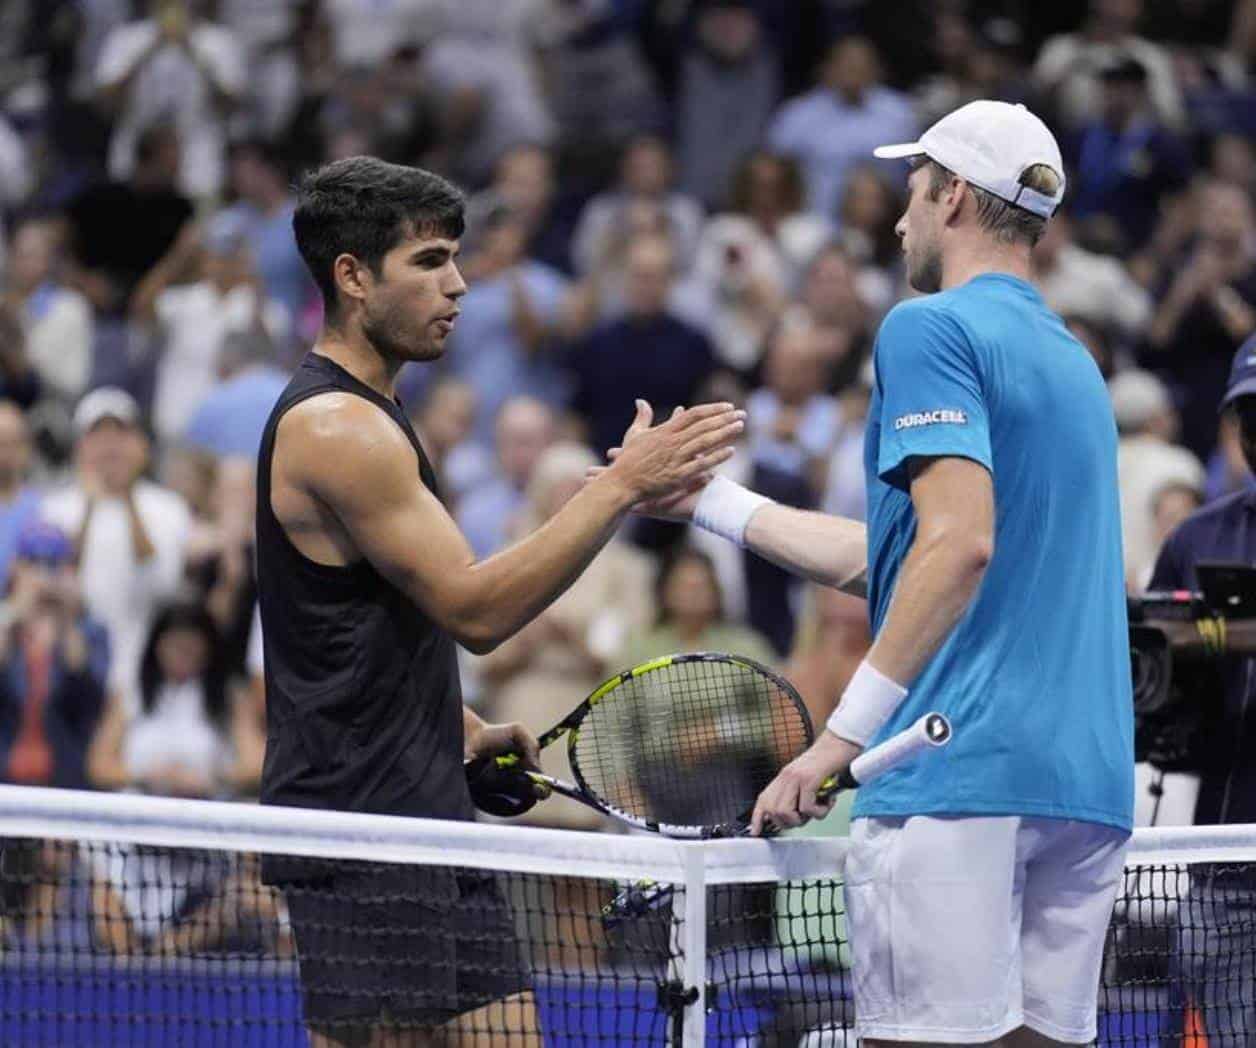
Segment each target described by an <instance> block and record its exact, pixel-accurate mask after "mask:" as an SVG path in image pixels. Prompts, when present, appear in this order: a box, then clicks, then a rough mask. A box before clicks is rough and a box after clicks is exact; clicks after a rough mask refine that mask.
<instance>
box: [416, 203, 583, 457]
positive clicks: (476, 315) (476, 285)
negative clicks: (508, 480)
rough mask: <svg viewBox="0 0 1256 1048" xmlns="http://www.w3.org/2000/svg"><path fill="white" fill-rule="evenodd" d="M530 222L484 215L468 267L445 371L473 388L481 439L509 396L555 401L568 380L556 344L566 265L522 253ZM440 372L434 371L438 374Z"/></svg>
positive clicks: (489, 435)
mask: <svg viewBox="0 0 1256 1048" xmlns="http://www.w3.org/2000/svg"><path fill="white" fill-rule="evenodd" d="M526 240H527V230H526V228H525V226H524V224H523V222H522V221H521V220H520V219H519V218H518V217H516V216H515V215H514V214H513V213H512V212H510V211H507V210H506V209H505V208H501V209H498V210H497V211H496V212H494V213H493V214H492V215H490V216H488V218H487V219H486V220H485V228H484V229H483V230H482V233H481V237H480V241H479V244H478V245H477V246H476V247H475V249H474V252H473V253H472V254H471V257H470V258H469V259H468V260H467V262H466V264H465V266H464V267H463V274H464V275H465V277H466V280H467V283H468V284H469V285H470V289H469V290H468V291H467V294H466V297H465V298H464V299H463V300H462V303H461V311H462V316H461V318H460V320H459V322H458V328H457V330H456V331H455V332H454V333H453V334H452V335H451V336H450V340H449V349H448V352H447V354H446V356H445V359H444V361H443V363H442V370H441V373H443V374H449V375H453V376H456V377H457V378H460V379H462V380H464V381H465V382H467V383H468V384H469V385H470V386H471V388H472V389H474V390H475V396H476V402H477V408H478V411H477V415H476V423H475V436H476V439H477V440H479V441H481V442H482V443H484V444H485V445H488V444H491V442H492V439H493V424H494V420H495V419H496V417H497V412H498V411H499V409H500V408H501V406H502V405H503V404H504V403H505V402H506V401H507V400H508V399H509V398H510V397H512V396H521V395H524V394H526V395H529V396H533V397H536V398H537V399H538V400H542V401H544V402H545V403H547V404H550V405H553V406H557V405H559V404H561V403H562V402H563V399H564V398H565V396H566V392H567V386H566V382H565V379H564V376H563V373H562V370H561V368H560V367H559V365H558V363H557V361H556V359H555V355H554V352H553V350H554V346H553V335H554V329H555V327H556V325H557V323H558V314H559V307H560V306H561V305H562V302H563V298H564V296H565V294H566V292H567V286H568V285H567V281H566V280H564V279H563V276H562V274H561V273H559V272H558V271H557V270H554V269H551V268H550V267H549V266H547V265H544V264H543V263H541V262H536V261H533V260H532V259H530V258H528V257H527V256H526V255H525V254H524V249H525V246H526ZM433 377H435V375H433Z"/></svg>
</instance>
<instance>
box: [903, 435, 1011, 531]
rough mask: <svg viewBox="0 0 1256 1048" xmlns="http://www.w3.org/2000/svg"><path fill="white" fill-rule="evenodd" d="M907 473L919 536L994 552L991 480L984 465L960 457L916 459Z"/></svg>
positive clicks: (992, 482) (992, 485) (992, 488)
mask: <svg viewBox="0 0 1256 1048" xmlns="http://www.w3.org/2000/svg"><path fill="white" fill-rule="evenodd" d="M910 471H911V480H910V483H911V501H912V508H913V509H914V510H915V514H916V521H917V534H918V535H919V534H924V535H938V536H945V537H947V539H948V541H957V540H958V541H962V542H964V543H971V544H972V545H973V547H974V548H980V549H983V550H992V549H993V543H994V512H995V511H994V480H993V478H992V477H991V476H990V472H989V471H988V470H987V469H986V468H985V467H984V466H982V465H980V464H979V463H977V462H974V461H972V459H968V458H962V457H961V458H955V457H949V456H948V457H944V458H923V457H917V458H915V459H913V460H912V464H911V467H910Z"/></svg>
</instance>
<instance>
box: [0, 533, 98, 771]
mask: <svg viewBox="0 0 1256 1048" xmlns="http://www.w3.org/2000/svg"><path fill="white" fill-rule="evenodd" d="M108 673H109V641H108V638H107V637H106V634H105V628H104V627H103V626H102V625H101V624H100V623H98V622H96V621H95V620H94V619H92V618H90V617H89V616H88V615H87V614H86V613H85V612H84V611H83V606H82V602H81V601H80V599H79V594H78V583H77V581H76V580H75V577H74V544H73V543H72V542H71V541H70V539H69V538H68V537H67V536H66V534H65V533H64V532H63V531H61V530H60V529H59V528H56V527H53V526H52V525H51V524H45V523H43V522H42V521H32V522H30V523H29V524H27V526H26V527H25V528H24V529H23V530H22V532H21V534H20V535H19V536H18V539H17V549H16V557H15V559H14V562H13V570H12V574H11V576H10V579H9V584H8V586H7V588H6V590H5V601H4V604H3V605H0V760H3V769H4V772H3V776H2V778H3V781H4V782H10V783H18V784H20V785H24V786H60V787H64V788H69V789H84V788H85V787H86V786H87V774H86V761H87V748H88V745H89V744H90V742H91V740H92V737H93V735H94V734H95V731H96V726H97V723H98V721H99V720H100V716H101V712H102V711H103V710H104V707H105V682H106V678H107V677H108Z"/></svg>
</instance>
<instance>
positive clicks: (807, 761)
mask: <svg viewBox="0 0 1256 1048" xmlns="http://www.w3.org/2000/svg"><path fill="white" fill-rule="evenodd" d="M859 753H860V748H859V747H858V746H856V745H855V744H854V743H853V742H847V741H846V740H845V739H842V738H839V737H838V736H836V735H834V734H833V733H832V732H831V731H822V732H821V733H820V737H819V738H818V739H816V741H815V742H813V743H812V744H811V748H810V749H808V750H807V752H806V753H803V754H801V755H800V756H798V757H795V758H794V759H793V760H792V761H790V762H789V763H788V764H787V765H785V767H783V768H782V769H781V770H780V772H779V773H778V774H777V776H776V778H775V779H773V780H772V781H771V782H769V783H768V784H767V786H766V787H764V790H763V792H762V793H761V794H759V799H758V800H757V801H755V806H754V814H753V815H752V816H751V818H750V832H751V833H752V834H753V835H754V836H756V837H759V836H762V835H763V834H764V833H773V832H775V831H776V830H783V829H788V828H790V827H793V826H801V825H802V824H803V823H805V822H806V821H807V820H808V819H823V818H824V817H825V816H826V815H828V813H829V812H830V811H831V810H832V808H833V801H832V799H831V798H830V799H829V800H827V801H820V800H817V799H816V793H817V792H818V791H819V789H820V784H821V783H822V782H824V780H825V779H827V778H828V777H829V776H830V775H836V774H838V773H840V772H841V771H843V770H844V769H846V768H848V767H850V762H851V761H853V760H854V759H855V758H856V757H858V756H859Z"/></svg>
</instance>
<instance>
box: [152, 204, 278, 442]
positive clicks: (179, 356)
mask: <svg viewBox="0 0 1256 1048" xmlns="http://www.w3.org/2000/svg"><path fill="white" fill-rule="evenodd" d="M198 269H199V279H198V280H197V281H196V282H195V283H191V284H183V285H180V286H172V285H174V284H175V282H176V281H177V280H179V279H180V278H181V277H184V276H186V275H187V273H188V272H189V271H191V272H193V273H196V272H197V271H198ZM131 315H132V319H133V320H134V321H135V322H136V323H138V324H140V325H145V326H148V327H155V328H157V329H158V331H159V333H160V335H161V337H162V338H163V339H164V348H163V349H162V351H161V358H160V360H159V362H158V365H157V380H156V388H155V390H154V393H153V428H154V429H155V430H156V432H157V436H158V437H159V438H160V439H162V440H166V441H174V440H179V439H180V438H181V437H182V436H183V431H184V429H185V428H186V427H187V425H188V423H189V422H191V420H192V418H193V416H194V415H195V413H196V409H197V408H198V407H200V405H201V403H202V401H203V400H204V399H205V396H206V394H207V393H209V392H210V390H211V389H213V388H214V386H215V385H217V383H218V381H219V379H218V354H219V349H220V348H221V346H222V341H223V339H224V337H226V336H227V335H228V334H231V333H233V332H241V331H250V330H252V331H261V332H263V333H265V334H266V335H268V336H269V337H270V339H271V341H272V342H274V343H275V344H276V345H280V344H282V343H283V340H284V339H285V337H286V336H287V334H288V331H289V318H288V313H287V311H286V310H285V309H284V307H283V306H282V305H281V304H280V303H279V302H277V301H275V300H273V299H268V298H267V297H266V295H265V291H264V290H263V285H262V280H261V277H260V276H259V275H258V273H257V271H256V268H255V266H254V263H253V258H252V254H251V252H250V250H249V247H248V241H247V228H246V226H245V224H244V223H243V221H241V219H240V217H239V216H237V215H232V214H230V213H222V214H220V215H218V216H217V217H216V218H215V219H213V220H211V221H210V222H209V224H208V226H206V227H205V228H204V230H203V231H202V228H201V227H200V226H197V225H189V226H188V227H186V228H185V229H184V231H183V232H182V233H181V234H180V235H179V239H178V240H177V241H176V242H175V245H174V247H172V248H171V249H170V251H169V252H168V253H167V255H166V257H165V258H163V259H162V260H161V261H160V262H159V263H158V264H157V265H156V266H154V267H153V269H152V270H151V271H150V272H149V274H148V275H147V276H146V277H145V278H144V279H143V280H142V281H140V286H139V287H138V288H137V289H136V291H135V295H134V296H133V297H132V299H131Z"/></svg>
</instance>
